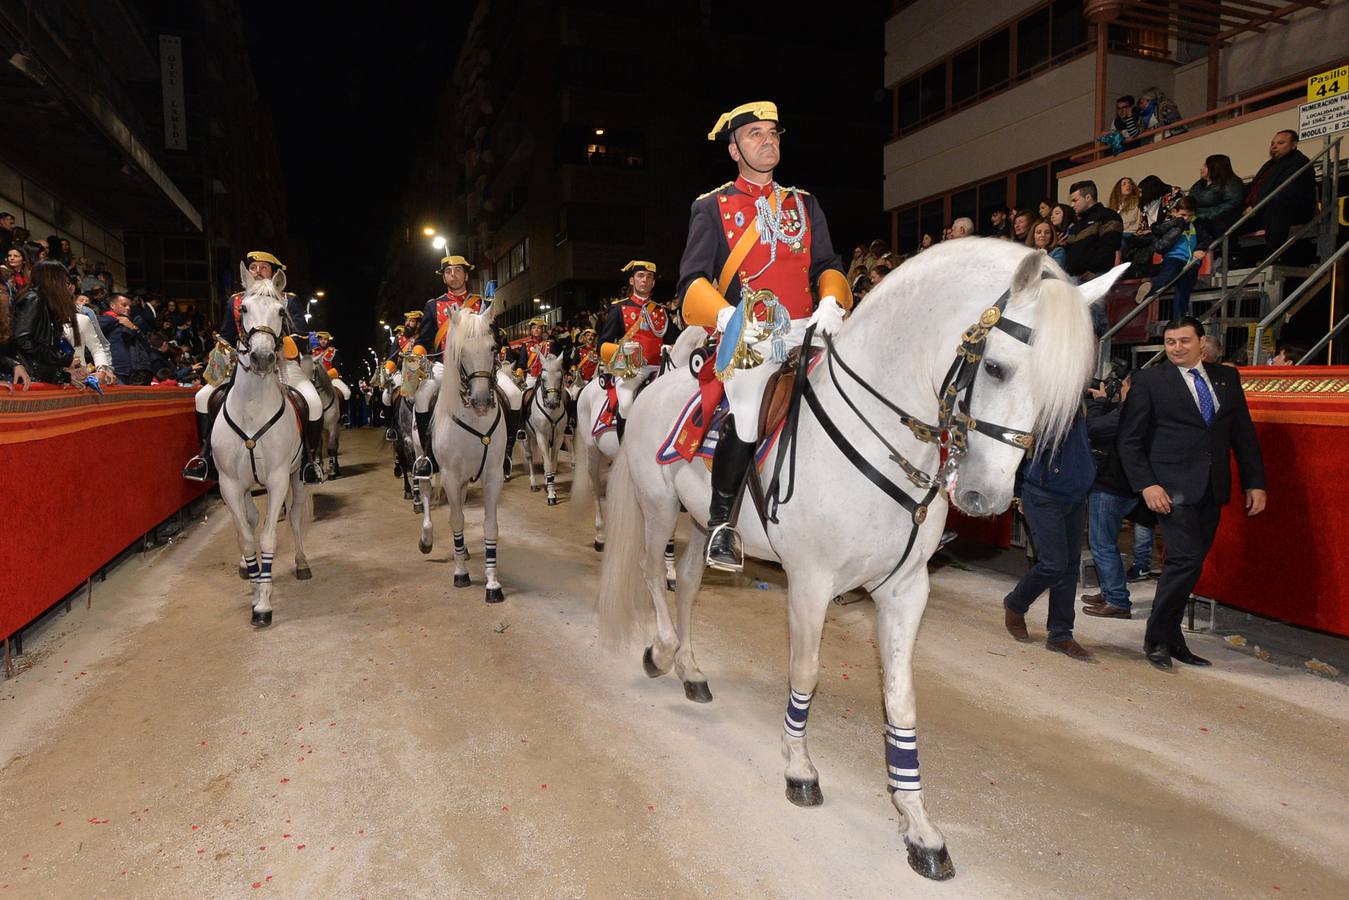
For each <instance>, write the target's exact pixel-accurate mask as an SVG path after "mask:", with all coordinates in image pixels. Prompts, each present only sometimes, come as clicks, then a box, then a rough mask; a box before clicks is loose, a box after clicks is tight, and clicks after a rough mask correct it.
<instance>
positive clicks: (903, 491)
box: [598, 238, 1125, 880]
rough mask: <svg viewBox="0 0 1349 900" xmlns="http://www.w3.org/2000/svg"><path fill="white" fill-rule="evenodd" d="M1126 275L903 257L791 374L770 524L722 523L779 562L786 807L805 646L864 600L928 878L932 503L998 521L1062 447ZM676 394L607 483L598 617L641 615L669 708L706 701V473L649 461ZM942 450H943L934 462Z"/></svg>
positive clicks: (1003, 250) (802, 785) (1019, 255)
mask: <svg viewBox="0 0 1349 900" xmlns="http://www.w3.org/2000/svg"><path fill="white" fill-rule="evenodd" d="M1124 268H1125V267H1124V266H1120V267H1119V268H1117V269H1115V270H1114V271H1112V272H1110V273H1109V274H1108V275H1106V276H1102V277H1100V278H1097V279H1095V280H1093V281H1091V282H1089V283H1088V284H1086V285H1084V286H1082V288H1081V289H1079V288H1077V287H1075V286H1074V285H1073V284H1072V282H1071V281H1069V280H1067V278H1066V276H1065V275H1064V273H1063V271H1062V270H1061V269H1060V268H1059V267H1058V266H1057V265H1055V264H1054V263H1053V262H1051V261H1050V260H1049V259H1048V258H1047V257H1046V256H1044V255H1043V254H1042V253H1039V252H1035V251H1029V250H1027V249H1026V248H1024V247H1020V246H1017V245H1015V244H1011V243H1007V242H1004V241H994V240H982V239H977V238H972V239H968V240H963V241H956V242H952V243H950V244H942V245H940V246H937V247H934V248H932V249H931V250H929V251H927V252H925V253H923V254H922V255H921V256H918V257H915V258H914V259H913V260H910V261H909V262H907V263H905V264H904V265H903V266H901V267H900V268H899V269H897V270H896V271H894V272H892V273H891V274H890V275H889V276H887V277H886V279H885V280H884V281H883V282H882V283H881V285H880V286H879V287H878V288H877V289H876V290H874V291H872V292H871V293H870V294H868V295H867V297H866V299H865V301H864V302H863V303H862V304H861V306H860V308H859V309H857V311H856V312H855V313H854V314H853V316H852V317H851V319H850V320H848V321H847V322H846V323H845V324H844V326H843V327H842V328H841V329H840V330H839V332H838V334H837V335H835V336H834V337H833V338H832V342H830V341H828V340H821V341H818V342H817V343H816V346H819V345H820V344H824V345H825V347H826V348H827V350H826V352H825V355H824V358H823V360H822V362H821V363H820V365H818V366H817V367H816V369H815V370H814V371H813V373H812V374H811V375H810V376H809V377H808V378H807V379H806V384H807V387H808V389H807V391H806V392H805V400H804V401H803V402H802V404H801V406H800V411H799V427H798V430H797V432H796V437H795V464H794V466H791V465H784V467H783V470H782V471H783V479H784V481H783V482H782V486H783V487H784V490H783V491H782V493H783V494H784V496H785V497H786V502H783V503H782V504H781V505H780V506H777V507H775V506H774V504H773V503H772V502H771V500H770V502H768V503H767V504H766V505H767V506H768V509H769V512H770V514H774V513H775V515H776V520H775V521H774V520H773V519H772V516H771V515H770V520H769V521H768V522H767V523H766V524H764V523H761V520H760V519H759V518H758V517H757V516H756V515H755V513H754V505H753V504H752V503H750V502H748V501H747V502H746V503H745V504H744V513H743V514H742V515H741V516H740V521H739V527H740V530H741V534H742V535H743V537H744V541H745V548H746V552H747V553H748V554H750V555H753V556H755V557H758V558H760V559H766V560H775V561H778V562H780V563H781V564H782V567H783V570H784V572H785V573H786V575H787V582H788V585H787V596H788V623H789V633H790V671H789V680H790V696H789V698H788V706H787V715H786V719H785V721H784V725H783V730H784V734H783V738H782V743H783V751H784V757H785V759H786V761H787V765H786V780H787V797H788V799H789V800H791V802H793V803H795V804H797V805H800V806H815V805H818V804H819V803H821V802H823V796H822V794H821V792H820V789H819V774H818V772H817V771H816V769H815V766H814V764H813V763H812V762H811V760H810V756H809V754H808V752H807V749H806V738H805V732H806V716H807V713H808V712H809V708H810V701H811V698H812V697H813V696H814V694H815V689H816V686H817V684H818V681H819V652H820V636H821V632H822V630H823V627H824V621H825V613H826V609H827V606H828V604H829V601H830V598H832V597H835V596H838V595H840V594H843V593H846V592H847V591H850V590H853V589H856V588H865V589H866V590H867V591H868V592H869V593H870V594H871V596H872V598H873V599H874V601H875V604H876V614H877V619H878V623H877V633H878V638H879V642H880V644H879V649H880V656H881V661H882V664H883V667H884V682H883V686H884V694H885V711H886V721H887V725H886V726H885V734H884V739H885V743H884V746H885V750H886V763H887V768H888V772H889V786H890V789H891V791H892V802H893V803H894V806H895V808H896V809H897V810H899V812H900V813H901V814H902V816H903V820H904V822H905V823H906V825H905V827H904V841H905V844H906V845H907V846H908V856H909V864H910V865H911V866H912V867H913V868H914V870H915V871H917V872H918V873H920V874H921V875H924V876H925V877H928V878H933V879H937V880H941V879H944V878H949V877H951V876H952V875H953V874H954V868H953V867H952V864H951V860H950V857H949V855H948V854H947V850H946V841H945V838H944V837H943V836H942V833H941V831H940V830H938V828H937V827H936V826H935V825H934V824H933V823H932V822H931V821H930V820H929V818H928V814H927V811H926V809H925V807H924V803H923V793H922V790H921V782H920V780H919V777H918V751H917V731H916V726H917V718H916V707H915V700H914V688H913V670H912V666H913V648H914V641H915V638H916V637H917V633H918V623H919V620H920V619H921V618H922V614H923V609H924V607H925V606H926V604H927V596H928V576H927V561H928V559H929V557H931V555H932V553H933V552H934V551H935V550H936V548H937V545H938V542H939V540H940V538H941V534H942V528H943V524H944V522H945V520H946V511H947V503H948V500H947V494H948V492H950V494H951V496H952V497H953V499H954V502H955V503H956V506H957V507H958V508H959V509H961V510H962V511H963V512H965V513H967V514H971V515H976V516H987V515H992V514H994V513H997V512H999V511H1001V510H1003V509H1006V508H1007V506H1008V505H1009V504H1010V503H1011V501H1012V493H1013V486H1014V479H1015V475H1016V471H1017V467H1018V466H1019V465H1020V463H1021V461H1022V459H1023V458H1024V456H1025V454H1026V452H1027V447H1028V446H1029V445H1030V444H1031V441H1032V435H1036V436H1038V440H1039V441H1040V446H1041V447H1045V446H1050V445H1053V444H1055V443H1056V442H1057V441H1058V440H1060V439H1061V438H1062V436H1063V434H1064V433H1065V431H1066V430H1067V429H1068V427H1069V426H1070V425H1071V423H1072V421H1073V418H1074V416H1075V415H1076V414H1077V411H1078V409H1079V407H1080V405H1081V402H1082V391H1083V388H1084V387H1085V385H1086V383H1087V378H1088V377H1089V376H1090V374H1091V369H1092V360H1093V358H1094V351H1095V341H1094V340H1093V336H1092V329H1091V321H1090V318H1089V314H1088V308H1087V307H1088V304H1089V303H1090V302H1091V301H1095V300H1098V299H1100V298H1101V297H1103V296H1104V294H1105V292H1106V290H1107V289H1108V288H1109V286H1110V285H1111V284H1113V283H1114V281H1115V279H1116V278H1117V277H1118V276H1119V274H1120V272H1121V271H1122V270H1123V269H1124ZM1084 300H1085V301H1087V302H1084ZM732 377H734V376H732ZM694 390H695V387H694V381H693V378H692V377H691V376H689V375H687V374H683V373H679V372H676V373H674V374H672V375H669V376H666V377H664V378H661V379H659V380H658V381H657V382H656V383H655V384H653V385H652V386H651V387H650V388H648V389H647V390H646V392H645V394H644V395H643V398H642V400H641V401H640V402H639V403H637V404H636V405H635V406H634V409H633V414H632V416H630V417H629V420H628V424H627V429H626V432H625V434H624V439H623V447H622V450H621V451H620V453H619V455H618V458H617V460H615V463H614V467H613V472H612V473H611V476H610V488H609V518H610V547H609V550H608V552H606V553H605V555H604V563H603V567H602V570H601V584H600V594H599V598H598V609H599V612H600V615H601V624H602V626H603V630H604V634H605V635H606V636H607V637H609V638H610V639H612V638H613V637H615V636H617V635H619V634H623V633H627V634H631V633H632V631H633V630H634V629H635V628H637V627H639V625H640V624H641V623H642V622H644V621H645V619H646V617H647V615H649V614H648V613H646V612H645V611H646V610H649V609H650V608H651V606H654V607H655V612H656V634H655V640H654V642H653V643H652V644H651V645H649V646H648V647H647V649H646V652H645V655H644V657H643V663H644V666H645V668H646V671H647V674H648V675H650V676H652V677H656V676H658V675H661V674H664V673H665V672H667V671H669V670H670V668H671V666H673V667H674V669H675V671H676V673H677V674H678V676H679V677H680V678H681V679H682V680H683V681H684V683H685V684H684V686H685V692H686V694H687V696H688V697H689V698H690V699H694V700H703V701H707V700H710V699H711V694H710V692H709V691H708V689H707V683H706V677H705V676H704V675H703V673H702V672H701V671H700V670H699V668H698V663H697V661H696V659H695V658H694V652H693V642H692V635H691V626H692V608H693V601H694V598H695V597H696V595H697V593H698V588H699V585H700V584H701V581H702V576H703V570H704V561H703V553H704V540H703V539H700V538H701V536H702V535H705V528H706V515H707V508H708V500H709V496H710V492H711V488H710V479H709V476H708V470H707V467H706V466H705V465H703V461H702V460H701V459H699V460H697V461H696V462H695V463H692V464H689V463H685V462H683V461H676V462H675V463H674V464H672V465H668V466H663V465H660V464H659V463H658V462H657V461H656V454H657V450H658V448H659V447H660V445H661V443H662V439H663V438H664V437H665V435H666V434H667V433H668V432H669V430H670V427H671V425H672V423H673V421H674V419H675V417H676V415H677V413H678V411H679V410H680V409H682V408H683V405H684V404H685V403H686V402H687V401H688V399H689V398H690V397H691V396H692V395H693V392H694ZM783 443H785V437H784V438H782V439H780V444H779V446H778V448H777V450H776V452H775V453H774V454H770V456H769V458H768V459H767V460H766V461H765V462H766V465H765V468H764V472H763V474H761V475H758V476H756V475H755V474H754V473H753V472H752V473H751V478H754V477H759V478H760V484H761V485H768V484H769V483H770V479H769V477H768V476H769V475H770V474H771V472H772V470H773V466H774V463H775V458H776V456H777V455H778V454H784V453H785V454H786V456H785V457H784V459H786V460H789V459H790V456H791V454H790V453H788V452H787V450H786V449H784V446H783ZM943 449H945V450H946V451H947V452H948V453H949V454H950V460H949V462H948V463H947V464H946V466H945V468H943V467H942V463H941V461H940V456H941V453H942V450H943ZM957 467H958V468H957ZM789 475H790V476H792V477H791V479H790V480H791V487H792V490H791V492H790V494H787V492H786V491H785V485H786V483H787V478H788V476H789ZM773 493H776V492H773ZM681 502H682V503H683V504H684V505H685V506H686V507H687V508H688V509H689V510H690V511H691V512H692V514H693V518H694V520H695V521H694V525H695V528H696V532H697V536H695V537H694V538H693V539H691V540H690V542H689V545H688V548H687V549H686V551H685V553H684V554H683V556H682V558H681V560H680V566H679V589H678V591H677V598H678V603H679V606H678V621H677V624H676V622H675V621H674V620H672V618H671V615H670V610H669V608H668V607H667V605H666V600H665V590H664V587H665V586H664V584H663V583H662V578H661V576H662V572H661V565H660V560H661V550H662V547H663V546H664V543H665V540H666V537H667V536H668V535H669V534H670V532H671V530H672V529H673V528H674V525H675V521H676V519H677V517H678V514H679V505H680V503H681ZM643 587H645V589H646V590H645V593H646V598H645V602H643V601H642V600H640V599H639V598H640V597H641V595H642V594H643Z"/></svg>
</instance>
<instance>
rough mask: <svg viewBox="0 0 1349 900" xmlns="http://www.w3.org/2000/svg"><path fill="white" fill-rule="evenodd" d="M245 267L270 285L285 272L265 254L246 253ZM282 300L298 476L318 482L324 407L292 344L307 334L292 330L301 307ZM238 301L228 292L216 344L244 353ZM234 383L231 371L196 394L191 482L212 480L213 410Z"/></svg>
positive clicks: (283, 367) (187, 474) (186, 471)
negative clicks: (297, 428) (299, 414)
mask: <svg viewBox="0 0 1349 900" xmlns="http://www.w3.org/2000/svg"><path fill="white" fill-rule="evenodd" d="M244 263H245V265H246V266H247V267H248V272H249V274H251V275H252V276H253V277H254V278H265V279H267V280H269V281H270V280H271V279H272V276H273V275H275V274H276V273H277V272H284V271H285V269H286V267H285V266H284V265H282V264H281V260H279V259H277V258H276V257H275V256H273V255H272V254H271V253H268V252H267V251H265V250H253V251H251V252H250V253H248V255H247V256H245V257H244ZM285 296H286V317H285V318H286V319H287V320H288V321H287V322H286V324H285V326H284V327H286V328H288V333H287V334H286V335H285V336H284V337H283V339H282V360H281V364H280V375H281V380H282V381H283V382H284V383H285V384H286V385H287V387H290V388H292V389H293V390H294V391H296V392H298V393H299V394H300V395H301V396H302V397H303V398H304V402H305V406H306V409H305V413H306V416H305V423H304V431H303V443H304V466H303V467H302V469H301V472H300V475H301V477H302V478H303V479H304V483H305V484H321V483H322V482H323V465H322V463H321V462H320V461H319V459H318V452H319V444H320V442H321V441H322V432H323V404H322V403H321V402H320V401H319V395H318V391H317V390H315V388H314V384H313V382H311V381H310V380H309V379H308V378H306V377H305V374H304V372H302V371H301V370H300V344H299V343H297V342H299V341H304V340H306V338H307V336H306V335H304V334H297V333H296V332H295V331H294V329H295V326H296V324H297V323H300V322H303V321H304V311H305V304H304V301H302V300H300V298H299V297H297V296H295V294H292V293H290V292H286V295H285ZM243 300H244V294H243V292H242V291H240V292H238V293H235V294H232V295H231V296H230V297H229V299H228V300H226V301H225V308H224V310H223V314H222V315H221V322H220V339H221V341H222V342H223V343H226V344H228V345H229V346H230V347H232V348H234V349H235V350H236V351H247V347H246V346H245V345H243V344H242V343H241V341H242V339H243V337H242V328H241V319H242V312H241V307H242V306H243ZM233 384H234V372H233V371H231V373H230V377H229V380H228V381H226V382H224V383H222V384H220V385H213V384H206V385H203V386H202V388H201V390H199V391H197V396H196V408H197V434H198V436H199V437H200V438H201V452H200V453H199V454H197V455H196V456H194V457H192V459H190V460H188V463H187V465H186V466H185V467H184V468H183V477H184V478H187V479H189V480H191V481H206V480H207V479H208V478H214V477H215V475H216V472H215V466H214V464H213V463H212V460H211V427H212V423H213V422H214V419H215V415H216V411H217V410H219V409H220V407H221V406H223V405H224V400H225V396H226V394H227V393H228V392H229V389H230V387H231V385H233Z"/></svg>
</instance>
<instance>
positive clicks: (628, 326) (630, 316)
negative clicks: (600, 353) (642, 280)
mask: <svg viewBox="0 0 1349 900" xmlns="http://www.w3.org/2000/svg"><path fill="white" fill-rule="evenodd" d="M634 325H636V326H637V330H636V331H634V332H633V335H632V340H633V341H635V342H636V343H637V344H639V345H640V346H641V348H642V359H643V360H644V361H645V362H646V364H647V365H652V366H654V365H656V364H657V363H659V362H660V348H661V345H662V344H667V343H670V341H668V340H666V332H668V331H670V317H669V315H668V314H667V313H666V312H665V308H664V307H662V306H660V305H659V304H657V303H652V302H650V301H645V302H644V301H643V300H642V299H641V298H639V297H637V296H635V295H629V296H628V298H627V299H626V300H619V301H616V302H615V303H614V304H613V305H611V306H610V307H609V315H608V317H607V318H606V319H605V320H604V327H602V328H601V329H600V336H599V339H600V341H601V342H602V343H618V342H619V341H621V340H623V336H624V335H625V334H627V333H628V332H629V331H631V330H632V328H633V326H634ZM671 337H673V335H671Z"/></svg>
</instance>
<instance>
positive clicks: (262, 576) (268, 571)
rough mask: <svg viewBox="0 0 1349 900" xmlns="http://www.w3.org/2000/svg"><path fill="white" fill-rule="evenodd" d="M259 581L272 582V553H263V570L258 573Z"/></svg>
mask: <svg viewBox="0 0 1349 900" xmlns="http://www.w3.org/2000/svg"><path fill="white" fill-rule="evenodd" d="M258 581H260V582H261V583H263V584H271V583H272V554H270V553H264V554H262V571H261V572H260V573H259V574H258Z"/></svg>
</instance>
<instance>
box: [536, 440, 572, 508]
mask: <svg viewBox="0 0 1349 900" xmlns="http://www.w3.org/2000/svg"><path fill="white" fill-rule="evenodd" d="M565 427H566V421H565V420H564V421H563V422H562V424H560V425H554V426H553V438H552V440H551V441H550V442H548V443H547V444H543V486H544V489H545V490H547V491H548V505H549V506H557V458H558V457H559V456H560V455H561V454H562V435H563V431H564V430H565ZM539 440H540V443H541V444H542V441H543V439H542V436H540V439H539Z"/></svg>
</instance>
